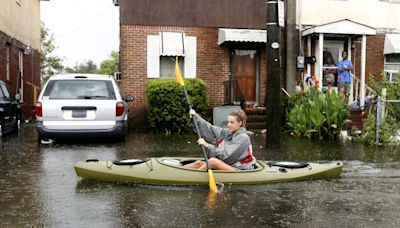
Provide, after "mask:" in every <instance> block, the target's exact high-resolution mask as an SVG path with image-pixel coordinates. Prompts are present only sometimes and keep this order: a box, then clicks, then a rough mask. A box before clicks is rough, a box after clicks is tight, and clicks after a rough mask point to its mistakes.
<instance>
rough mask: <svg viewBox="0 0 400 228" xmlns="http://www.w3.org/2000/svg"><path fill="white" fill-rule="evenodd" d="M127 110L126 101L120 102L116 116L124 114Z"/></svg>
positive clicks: (116, 108) (116, 109) (116, 107)
mask: <svg viewBox="0 0 400 228" xmlns="http://www.w3.org/2000/svg"><path fill="white" fill-rule="evenodd" d="M124 112H125V106H124V103H122V102H118V103H117V104H116V106H115V116H122V114H124Z"/></svg>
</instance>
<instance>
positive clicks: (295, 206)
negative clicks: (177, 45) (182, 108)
mask: <svg viewBox="0 0 400 228" xmlns="http://www.w3.org/2000/svg"><path fill="white" fill-rule="evenodd" d="M282 138H283V142H282V148H281V149H280V150H275V151H266V149H265V148H266V147H265V141H266V140H265V136H263V135H258V136H256V137H255V138H254V139H253V142H254V153H255V155H256V157H257V158H259V159H269V160H310V161H315V160H343V161H344V164H345V166H344V169H343V174H342V175H341V177H340V178H337V179H328V180H314V181H302V182H293V183H280V184H271V185H256V186H230V185H225V186H223V187H222V188H221V189H220V191H219V193H218V194H217V195H216V197H211V196H210V195H209V191H208V186H190V187H179V186H149V185H134V184H114V183H100V182H91V181H85V180H81V179H80V178H78V177H77V176H76V174H75V172H74V170H73V165H74V163H75V162H76V161H80V160H85V159H89V158H98V159H100V160H117V159H126V158H137V157H150V156H197V157H201V151H200V148H199V147H198V146H197V144H196V143H195V141H196V139H195V136H193V135H186V136H155V135H145V134H130V135H129V138H128V141H127V142H126V143H112V142H104V143H100V142H79V143H55V144H51V145H37V143H36V132H35V130H34V127H33V125H26V126H24V128H23V129H22V131H21V133H20V134H19V135H18V136H17V135H14V136H7V137H5V138H3V139H2V140H1V141H0V145H1V148H0V164H1V166H0V195H1V197H0V226H1V227H4V226H9V227H15V226H46V227H159V226H163V227H208V226H214V227H228V226H229V227H242V226H253V227H400V214H399V213H398V211H399V210H400V194H399V192H400V152H399V149H397V148H396V147H392V148H379V150H377V149H376V148H369V147H364V146H362V145H359V144H353V143H351V142H347V143H327V142H311V141H307V140H299V139H294V138H286V137H282Z"/></svg>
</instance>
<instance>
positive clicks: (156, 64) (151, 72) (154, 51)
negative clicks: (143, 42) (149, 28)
mask: <svg viewBox="0 0 400 228" xmlns="http://www.w3.org/2000/svg"><path fill="white" fill-rule="evenodd" d="M159 77H160V40H159V36H147V78H159Z"/></svg>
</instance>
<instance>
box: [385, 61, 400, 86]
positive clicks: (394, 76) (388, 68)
mask: <svg viewBox="0 0 400 228" xmlns="http://www.w3.org/2000/svg"><path fill="white" fill-rule="evenodd" d="M385 73H386V75H387V76H388V78H389V80H390V82H391V83H396V82H397V81H398V80H399V79H398V76H399V74H400V54H386V55H385Z"/></svg>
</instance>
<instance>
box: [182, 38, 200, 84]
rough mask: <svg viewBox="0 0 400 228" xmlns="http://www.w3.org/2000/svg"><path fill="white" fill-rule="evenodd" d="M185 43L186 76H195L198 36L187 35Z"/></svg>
mask: <svg viewBox="0 0 400 228" xmlns="http://www.w3.org/2000/svg"><path fill="white" fill-rule="evenodd" d="M185 45H186V47H185V78H195V77H196V56H197V38H196V37H194V36H187V37H186V42H185Z"/></svg>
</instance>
